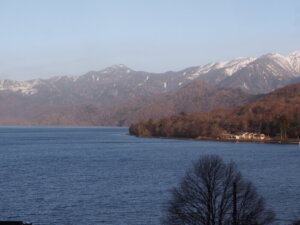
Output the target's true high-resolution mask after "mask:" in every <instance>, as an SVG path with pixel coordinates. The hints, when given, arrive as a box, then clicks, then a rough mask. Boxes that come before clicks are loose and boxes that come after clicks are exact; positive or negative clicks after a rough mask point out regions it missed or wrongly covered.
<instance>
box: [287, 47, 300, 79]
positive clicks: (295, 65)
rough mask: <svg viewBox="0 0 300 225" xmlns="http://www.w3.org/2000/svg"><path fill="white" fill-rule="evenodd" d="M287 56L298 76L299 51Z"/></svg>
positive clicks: (299, 72) (299, 74)
mask: <svg viewBox="0 0 300 225" xmlns="http://www.w3.org/2000/svg"><path fill="white" fill-rule="evenodd" d="M287 58H288V59H289V61H290V64H291V66H292V68H293V70H294V72H295V73H296V76H300V51H295V52H292V53H290V54H289V55H288V56H287Z"/></svg>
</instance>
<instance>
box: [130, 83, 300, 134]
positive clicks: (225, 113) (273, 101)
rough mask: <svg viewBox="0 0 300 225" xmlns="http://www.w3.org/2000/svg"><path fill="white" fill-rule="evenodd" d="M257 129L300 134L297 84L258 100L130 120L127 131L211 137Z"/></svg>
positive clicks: (261, 131)
mask: <svg viewBox="0 0 300 225" xmlns="http://www.w3.org/2000/svg"><path fill="white" fill-rule="evenodd" d="M241 132H256V133H263V134H265V135H269V136H270V137H276V136H280V137H281V138H283V139H286V138H298V137H299V135H300V84H299V83H298V84H294V85H289V86H286V87H284V88H281V89H278V90H276V91H274V92H271V93H270V94H267V95H265V96H263V97H261V98H259V99H258V100H256V101H254V102H252V103H249V104H246V105H243V106H240V107H236V108H234V109H229V110H225V109H220V110H214V111H210V112H202V113H194V114H188V115H186V114H181V115H176V116H172V117H166V118H162V119H159V120H148V121H144V122H140V123H137V124H133V125H132V126H131V127H130V134H133V135H137V136H153V137H185V138H196V137H211V138H219V137H221V136H222V135H224V134H226V133H227V134H238V133H241Z"/></svg>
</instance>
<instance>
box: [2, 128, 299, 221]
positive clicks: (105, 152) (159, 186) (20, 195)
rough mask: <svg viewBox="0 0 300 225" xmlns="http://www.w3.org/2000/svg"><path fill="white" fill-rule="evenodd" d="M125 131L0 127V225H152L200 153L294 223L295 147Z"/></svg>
mask: <svg viewBox="0 0 300 225" xmlns="http://www.w3.org/2000/svg"><path fill="white" fill-rule="evenodd" d="M127 132H128V130H127V128H109V127H100V128H43V127H36V128H25V127H24V128H23V127H2V128H0V219H1V220H23V221H31V222H32V223H33V225H71V224H72V225H75V224H80V225H91V224H107V225H157V224H159V223H160V219H161V217H162V215H163V209H164V205H165V203H166V202H167V201H168V199H169V197H170V190H171V189H172V187H175V186H177V184H178V183H179V181H180V179H181V178H182V177H183V176H184V174H185V171H186V169H188V168H190V167H191V165H192V162H194V161H195V160H196V159H198V158H199V157H200V156H202V155H205V154H217V155H220V156H221V157H222V158H223V159H224V160H225V161H229V160H233V161H234V162H236V163H237V165H238V168H239V169H240V170H241V171H242V173H243V175H244V176H245V177H247V178H248V179H249V180H251V181H252V182H253V183H254V184H255V186H256V187H257V189H258V192H259V193H260V194H261V195H262V196H263V197H265V199H266V201H267V204H268V206H269V207H271V208H272V209H273V210H274V211H275V212H276V214H277V216H278V218H280V219H294V218H296V217H300V148H299V146H298V145H275V144H255V143H218V142H208V141H202V142H201V141H190V140H171V139H155V138H136V137H132V136H127V135H125V134H126V133H127Z"/></svg>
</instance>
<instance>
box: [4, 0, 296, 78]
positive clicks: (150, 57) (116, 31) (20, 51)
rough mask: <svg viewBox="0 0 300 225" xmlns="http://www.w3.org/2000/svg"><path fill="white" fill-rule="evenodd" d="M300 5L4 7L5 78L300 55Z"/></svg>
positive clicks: (32, 2) (158, 0) (59, 3)
mask: <svg viewBox="0 0 300 225" xmlns="http://www.w3.org/2000/svg"><path fill="white" fill-rule="evenodd" d="M299 12H300V1H299V0H281V1H279V0H278V1H276V0H223V1H222V0H219V1H217V0H206V1H204V0H181V1H180V0H147V1H146V0H144V1H143V0H139V1H138V0H98V1H97V0H26V1H25V0H0V28H1V35H0V78H1V79H2V78H8V79H17V80H25V79H31V78H38V77H40V78H47V77H50V76H59V75H80V74H83V73H86V72H88V71H90V70H101V69H103V68H105V67H108V66H111V65H113V64H120V63H122V64H125V65H127V66H128V67H130V68H132V69H135V70H144V71H149V72H164V71H167V70H180V69H184V68H186V67H189V66H196V65H202V64H206V63H209V62H211V61H220V60H229V59H232V58H234V57H237V56H259V55H261V54H264V53H269V52H277V53H281V54H287V53H289V52H291V51H295V50H300V13H299Z"/></svg>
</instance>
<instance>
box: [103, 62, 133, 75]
mask: <svg viewBox="0 0 300 225" xmlns="http://www.w3.org/2000/svg"><path fill="white" fill-rule="evenodd" d="M118 71H121V72H124V71H125V72H126V73H130V72H131V71H132V69H130V68H128V67H127V66H125V65H124V64H115V65H112V66H110V67H107V68H106V69H104V70H102V71H101V72H102V73H113V72H118Z"/></svg>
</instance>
